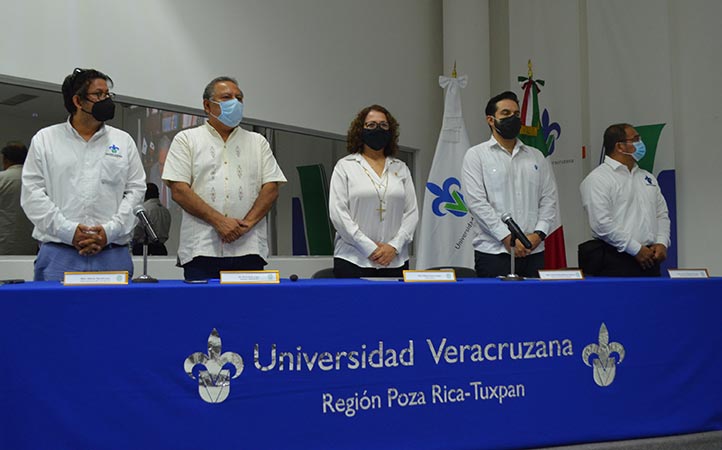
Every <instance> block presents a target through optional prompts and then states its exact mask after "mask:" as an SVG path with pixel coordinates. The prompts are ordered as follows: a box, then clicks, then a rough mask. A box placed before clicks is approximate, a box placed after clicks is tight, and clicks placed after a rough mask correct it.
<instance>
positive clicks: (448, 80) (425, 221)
mask: <svg viewBox="0 0 722 450" xmlns="http://www.w3.org/2000/svg"><path fill="white" fill-rule="evenodd" d="M466 82H467V77H466V75H462V76H460V77H458V78H455V77H443V76H442V77H439V86H441V87H442V88H443V89H444V120H443V123H442V125H441V133H439V140H438V142H437V143H436V153H435V154H434V161H433V162H432V164H431V171H430V172H429V179H428V181H427V183H426V189H424V204H423V209H422V215H421V228H420V229H419V241H418V242H419V246H418V254H417V257H416V268H417V269H426V268H430V267H441V266H443V267H449V266H458V267H470V268H473V267H474V248H473V246H472V245H471V241H472V239H473V237H474V219H473V218H472V217H471V214H469V211H468V209H467V207H466V203H465V202H464V196H463V195H462V194H461V164H462V162H463V161H464V155H465V154H466V151H467V150H468V149H469V136H468V135H467V134H466V127H465V126H464V118H463V117H462V112H461V89H463V88H464V87H466Z"/></svg>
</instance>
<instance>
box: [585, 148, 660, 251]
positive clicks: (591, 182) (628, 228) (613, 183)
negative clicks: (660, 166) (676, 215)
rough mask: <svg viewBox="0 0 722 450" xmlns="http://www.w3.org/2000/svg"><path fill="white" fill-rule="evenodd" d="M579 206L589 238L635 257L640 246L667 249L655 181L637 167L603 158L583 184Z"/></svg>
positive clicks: (657, 186)
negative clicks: (585, 217) (587, 228)
mask: <svg viewBox="0 0 722 450" xmlns="http://www.w3.org/2000/svg"><path fill="white" fill-rule="evenodd" d="M580 191H581V194H582V205H583V206H584V209H585V210H586V212H587V216H588V217H589V225H590V226H591V228H592V235H593V236H594V237H595V238H598V239H601V240H603V241H604V242H606V243H608V244H610V245H612V246H614V247H616V248H617V250H618V251H620V252H627V253H629V254H630V255H632V256H634V255H636V254H637V253H639V250H640V249H641V248H642V245H650V244H663V245H665V246H666V247H669V213H668V211H667V202H666V201H665V200H664V197H663V196H662V191H661V190H660V189H659V183H657V179H656V178H655V177H654V175H652V174H651V173H649V172H647V171H646V170H644V169H641V168H640V167H639V166H637V165H636V164H635V165H634V168H633V169H632V171H631V172H630V171H629V169H628V168H627V166H625V165H624V164H622V163H620V162H619V161H616V160H615V159H612V158H610V157H608V156H605V157H604V162H603V163H602V164H600V165H599V166H598V167H597V168H596V169H594V170H592V171H591V172H590V173H589V175H587V177H586V178H585V179H584V181H582V184H581V186H580Z"/></svg>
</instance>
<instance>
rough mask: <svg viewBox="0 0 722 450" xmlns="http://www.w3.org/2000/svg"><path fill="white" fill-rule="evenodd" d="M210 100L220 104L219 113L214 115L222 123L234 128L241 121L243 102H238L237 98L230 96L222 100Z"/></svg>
mask: <svg viewBox="0 0 722 450" xmlns="http://www.w3.org/2000/svg"><path fill="white" fill-rule="evenodd" d="M211 101H212V102H213V103H216V104H218V105H220V107H221V114H220V115H218V116H215V117H216V118H217V119H218V120H220V121H221V123H223V124H224V125H226V126H229V127H231V128H235V127H237V126H238V124H239V123H241V120H243V103H241V102H239V101H238V99H237V98H232V99H230V100H226V101H224V102H215V101H213V100H211Z"/></svg>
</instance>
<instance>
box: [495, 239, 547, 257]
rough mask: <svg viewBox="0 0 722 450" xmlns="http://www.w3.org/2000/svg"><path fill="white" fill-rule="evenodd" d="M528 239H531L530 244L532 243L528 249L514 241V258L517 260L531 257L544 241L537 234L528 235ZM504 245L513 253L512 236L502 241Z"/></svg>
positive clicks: (519, 242)
mask: <svg viewBox="0 0 722 450" xmlns="http://www.w3.org/2000/svg"><path fill="white" fill-rule="evenodd" d="M526 238H527V239H529V242H531V248H526V247H524V245H523V244H522V243H521V241H519V239H517V240H516V241H514V256H515V257H517V258H523V257H525V256H529V255H530V254H531V252H532V251H534V250H535V249H536V248H537V247H539V244H541V242H542V240H541V238H540V237H539V235H538V234H536V233H530V234H527V235H526ZM501 242H502V243H503V244H504V248H506V250H507V251H508V252H509V253H511V234H509V235H507V237H505V238H504V239H502V241H501Z"/></svg>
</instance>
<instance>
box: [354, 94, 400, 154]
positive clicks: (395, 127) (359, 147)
mask: <svg viewBox="0 0 722 450" xmlns="http://www.w3.org/2000/svg"><path fill="white" fill-rule="evenodd" d="M371 111H378V112H380V113H384V114H385V115H386V121H387V122H388V123H389V131H391V142H389V145H387V146H386V148H385V149H384V155H385V156H394V155H396V153H398V151H399V123H398V122H397V121H396V119H395V118H394V116H392V115H391V113H390V112H389V111H388V110H387V109H386V108H384V107H383V106H381V105H371V106H367V107H365V108H364V109H362V110H361V111H359V112H358V114H356V118H354V119H353V121H351V125H350V126H349V127H348V133H347V134H346V149H347V150H348V152H349V153H362V152H363V151H364V143H363V141H362V140H361V132H362V131H363V129H364V123H365V122H366V116H368V115H369V112H371Z"/></svg>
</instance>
